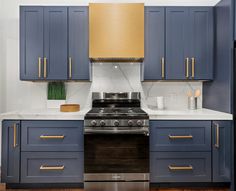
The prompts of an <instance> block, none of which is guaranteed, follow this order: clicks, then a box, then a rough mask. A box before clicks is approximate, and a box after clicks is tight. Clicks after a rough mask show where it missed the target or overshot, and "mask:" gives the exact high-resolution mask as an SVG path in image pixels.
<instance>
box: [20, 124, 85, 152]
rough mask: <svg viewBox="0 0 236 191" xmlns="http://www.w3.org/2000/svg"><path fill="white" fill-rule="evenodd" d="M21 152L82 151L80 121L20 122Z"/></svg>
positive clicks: (81, 127) (81, 125) (81, 126)
mask: <svg viewBox="0 0 236 191" xmlns="http://www.w3.org/2000/svg"><path fill="white" fill-rule="evenodd" d="M21 136H22V139H21V140H22V142H21V143H22V151H83V150H84V146H83V142H84V140H83V122H82V121H22V133H21Z"/></svg>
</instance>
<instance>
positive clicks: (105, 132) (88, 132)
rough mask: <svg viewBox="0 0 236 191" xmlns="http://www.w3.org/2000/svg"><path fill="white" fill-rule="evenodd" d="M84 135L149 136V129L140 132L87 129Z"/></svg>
mask: <svg viewBox="0 0 236 191" xmlns="http://www.w3.org/2000/svg"><path fill="white" fill-rule="evenodd" d="M84 134H144V135H146V136H149V130H148V129H140V130H105V129H104V130H94V129H85V130H84Z"/></svg>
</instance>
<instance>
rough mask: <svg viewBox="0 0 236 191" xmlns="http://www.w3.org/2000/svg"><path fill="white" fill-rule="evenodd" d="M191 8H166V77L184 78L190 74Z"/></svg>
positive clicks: (170, 78)
mask: <svg viewBox="0 0 236 191" xmlns="http://www.w3.org/2000/svg"><path fill="white" fill-rule="evenodd" d="M188 13H189V8H188V7H170V8H166V79H167V80H184V79H188V78H189V77H190V74H189V71H188V69H189V62H190V58H189V55H190V54H189V47H190V33H189V21H190V20H189V14H188Z"/></svg>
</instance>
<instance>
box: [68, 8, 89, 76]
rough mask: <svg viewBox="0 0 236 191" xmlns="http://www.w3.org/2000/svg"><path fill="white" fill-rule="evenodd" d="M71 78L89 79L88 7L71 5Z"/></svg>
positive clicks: (69, 74) (69, 70)
mask: <svg viewBox="0 0 236 191" xmlns="http://www.w3.org/2000/svg"><path fill="white" fill-rule="evenodd" d="M68 10H69V18H68V22H69V23H68V26H69V29H68V30H69V55H68V56H69V58H68V59H69V61H68V79H69V80H89V55H88V54H89V48H88V46H89V39H88V38H89V37H88V35H89V26H88V22H89V21H88V7H69V9H68Z"/></svg>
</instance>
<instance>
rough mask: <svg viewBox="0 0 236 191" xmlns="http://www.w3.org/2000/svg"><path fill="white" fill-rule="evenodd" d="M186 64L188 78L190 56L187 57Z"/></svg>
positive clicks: (187, 76)
mask: <svg viewBox="0 0 236 191" xmlns="http://www.w3.org/2000/svg"><path fill="white" fill-rule="evenodd" d="M185 64H186V68H185V69H186V78H189V69H188V67H189V58H186V59H185Z"/></svg>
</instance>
